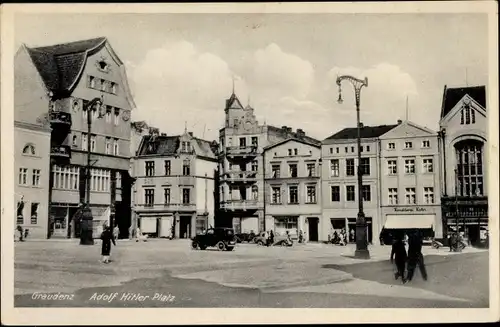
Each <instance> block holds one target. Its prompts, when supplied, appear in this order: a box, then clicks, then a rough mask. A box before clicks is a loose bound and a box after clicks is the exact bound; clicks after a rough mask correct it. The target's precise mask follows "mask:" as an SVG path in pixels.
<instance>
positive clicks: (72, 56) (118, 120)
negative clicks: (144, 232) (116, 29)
mask: <svg viewBox="0 0 500 327" xmlns="http://www.w3.org/2000/svg"><path fill="white" fill-rule="evenodd" d="M14 80H15V88H14V89H15V90H14V96H15V120H16V121H19V122H22V123H27V124H35V123H36V122H37V121H43V120H47V121H48V122H49V124H50V127H51V128H52V132H51V135H50V184H49V185H50V191H49V193H50V195H49V197H50V200H49V201H50V209H49V216H50V218H49V223H48V224H49V235H50V236H51V237H64V238H66V237H79V232H80V227H79V226H80V223H81V221H80V215H79V214H78V212H80V210H79V209H80V208H81V204H82V203H84V202H85V193H86V179H85V167H86V165H87V145H88V144H90V148H91V160H90V161H91V165H92V169H91V178H90V188H91V193H90V206H91V211H92V215H93V217H94V223H93V230H94V233H93V234H94V237H98V236H99V231H100V228H101V227H102V223H103V221H107V220H110V222H111V223H112V224H114V223H116V224H117V225H118V226H119V227H120V234H121V235H122V236H126V234H127V232H128V227H129V225H130V193H131V192H130V183H131V182H130V178H129V164H130V163H129V162H130V157H131V155H130V151H129V143H130V130H131V126H130V122H129V119H130V116H131V111H132V110H133V109H134V108H135V104H134V101H133V99H132V96H131V93H130V89H129V86H128V81H127V76H126V73H125V66H124V64H123V62H122V61H121V60H120V58H119V57H118V55H117V54H116V52H115V51H114V50H113V48H112V47H111V45H110V43H109V41H108V40H107V39H106V38H104V37H100V38H95V39H90V40H84V41H77V42H70V43H64V44H57V45H52V46H44V47H28V46H26V45H23V46H22V47H21V48H20V49H19V50H18V52H17V53H16V56H15V74H14ZM96 98H97V99H101V101H102V105H101V106H99V108H98V107H97V106H92V107H90V106H87V104H89V103H93V102H92V100H95V99H96ZM88 115H90V118H91V133H90V135H88V134H89V130H88V124H87V118H88ZM47 173H48V172H47ZM115 215H116V221H115V220H114V217H115Z"/></svg>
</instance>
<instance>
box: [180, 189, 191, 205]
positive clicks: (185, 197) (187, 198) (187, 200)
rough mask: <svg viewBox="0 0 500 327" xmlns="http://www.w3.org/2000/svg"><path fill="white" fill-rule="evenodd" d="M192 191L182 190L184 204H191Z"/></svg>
mask: <svg viewBox="0 0 500 327" xmlns="http://www.w3.org/2000/svg"><path fill="white" fill-rule="evenodd" d="M190 191H191V190H190V189H188V188H184V189H182V204H189V203H190V202H191V200H190V193H191V192H190Z"/></svg>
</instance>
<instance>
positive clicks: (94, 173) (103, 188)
mask: <svg viewBox="0 0 500 327" xmlns="http://www.w3.org/2000/svg"><path fill="white" fill-rule="evenodd" d="M110 181H111V171H109V170H107V169H99V168H92V169H91V170H90V190H91V191H93V192H109V186H110Z"/></svg>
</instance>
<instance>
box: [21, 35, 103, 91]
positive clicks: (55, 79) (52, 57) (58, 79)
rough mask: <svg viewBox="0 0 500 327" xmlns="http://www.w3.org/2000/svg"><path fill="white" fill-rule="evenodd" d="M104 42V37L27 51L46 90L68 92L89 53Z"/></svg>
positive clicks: (78, 75) (97, 48)
mask: <svg viewBox="0 0 500 327" xmlns="http://www.w3.org/2000/svg"><path fill="white" fill-rule="evenodd" d="M105 43H106V38H105V37H99V38H95V39H89V40H83V41H76V42H70V43H63V44H56V45H52V46H45V47H37V48H29V47H26V49H27V50H28V53H29V55H30V57H31V60H32V61H33V63H34V65H35V67H36V68H37V70H38V72H39V74H40V76H41V77H42V80H43V82H44V83H45V86H46V87H47V89H48V90H50V91H52V92H53V93H54V94H57V93H62V92H68V91H71V89H72V88H73V87H74V85H75V84H76V81H77V80H78V79H79V77H80V75H81V73H82V71H83V68H84V67H85V64H86V62H87V57H88V55H89V54H92V53H94V52H95V51H98V50H99V49H100V48H101V47H102V46H104V44H105Z"/></svg>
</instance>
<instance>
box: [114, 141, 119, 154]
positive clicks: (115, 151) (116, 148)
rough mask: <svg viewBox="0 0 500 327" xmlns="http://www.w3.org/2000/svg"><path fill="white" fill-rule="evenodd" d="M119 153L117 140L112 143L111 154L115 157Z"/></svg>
mask: <svg viewBox="0 0 500 327" xmlns="http://www.w3.org/2000/svg"><path fill="white" fill-rule="evenodd" d="M119 153H120V149H119V147H118V139H115V140H114V141H113V154H114V155H115V156H117V155H118V154H119Z"/></svg>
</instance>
